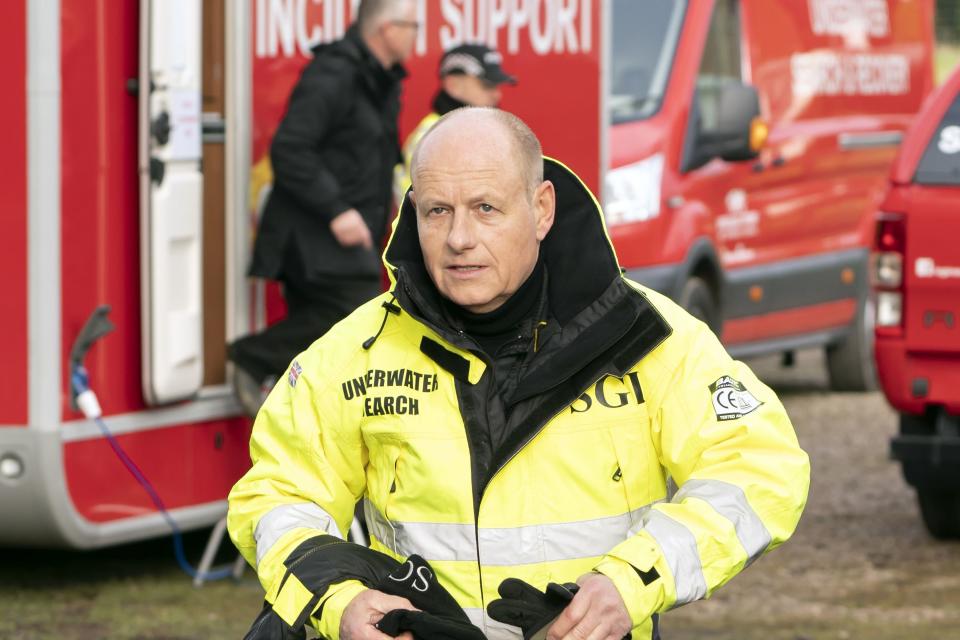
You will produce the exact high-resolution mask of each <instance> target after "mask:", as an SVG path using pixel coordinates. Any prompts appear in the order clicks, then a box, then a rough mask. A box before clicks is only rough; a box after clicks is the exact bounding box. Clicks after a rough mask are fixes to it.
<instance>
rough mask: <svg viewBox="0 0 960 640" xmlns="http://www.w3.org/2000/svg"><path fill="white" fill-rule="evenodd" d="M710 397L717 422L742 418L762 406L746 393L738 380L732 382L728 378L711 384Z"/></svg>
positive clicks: (724, 377)
mask: <svg viewBox="0 0 960 640" xmlns="http://www.w3.org/2000/svg"><path fill="white" fill-rule="evenodd" d="M710 396H711V399H712V400H713V410H714V411H715V412H716V414H717V420H736V419H737V418H742V417H743V416H745V415H747V414H748V413H750V412H752V411H753V410H754V409H756V408H757V407H759V406H760V405H761V404H763V403H762V402H760V401H759V400H757V399H756V397H754V395H753V394H752V393H750V392H749V391H747V388H746V387H744V386H743V384H741V383H740V381H739V380H734V379H733V378H731V377H730V376H723V377H721V378H718V379H717V381H716V382H714V383H713V384H711V385H710Z"/></svg>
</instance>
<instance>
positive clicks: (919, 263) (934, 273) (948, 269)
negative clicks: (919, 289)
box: [913, 257, 960, 280]
mask: <svg viewBox="0 0 960 640" xmlns="http://www.w3.org/2000/svg"><path fill="white" fill-rule="evenodd" d="M913 270H914V273H916V274H917V277H918V278H937V279H940V280H952V279H954V278H960V267H954V266H948V265H938V264H937V263H936V261H935V260H934V259H933V258H927V257H923V258H917V260H916V262H914V263H913Z"/></svg>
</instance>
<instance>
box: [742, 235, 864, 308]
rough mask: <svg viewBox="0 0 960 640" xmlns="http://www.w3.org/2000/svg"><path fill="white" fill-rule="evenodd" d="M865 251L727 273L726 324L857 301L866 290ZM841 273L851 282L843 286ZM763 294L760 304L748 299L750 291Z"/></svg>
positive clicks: (752, 267)
mask: <svg viewBox="0 0 960 640" xmlns="http://www.w3.org/2000/svg"><path fill="white" fill-rule="evenodd" d="M867 256H868V252H867V250H866V249H851V250H848V251H839V252H835V253H825V254H820V255H815V256H811V257H805V258H796V259H793V260H784V261H782V262H776V263H772V264H763V265H758V266H751V267H746V268H743V269H730V270H728V271H727V272H726V284H727V286H726V298H725V305H724V307H723V317H724V319H725V320H728V319H735V318H746V317H751V316H757V315H762V314H766V313H775V312H777V311H786V310H787V309H796V308H798V307H808V306H811V305H815V304H822V303H825V302H835V301H837V300H846V299H853V300H859V299H860V298H861V296H862V294H863V292H864V291H866V289H867V286H868V285H867ZM844 269H852V270H853V275H854V277H853V279H852V280H851V281H850V282H844V280H843V278H842V277H841V274H842V272H843V270H844ZM755 286H759V287H761V288H762V290H763V296H762V297H761V298H760V300H757V301H754V300H752V299H751V298H750V289H751V288H752V287H755Z"/></svg>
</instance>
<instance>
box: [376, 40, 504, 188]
mask: <svg viewBox="0 0 960 640" xmlns="http://www.w3.org/2000/svg"><path fill="white" fill-rule="evenodd" d="M502 65H503V56H501V55H500V52H499V51H497V50H496V49H491V48H490V47H488V46H486V45H483V44H463V45H460V46H458V47H453V48H452V49H448V50H447V51H446V52H445V53H444V54H443V56H442V57H441V58H440V64H439V68H438V72H439V75H440V89H439V90H438V91H437V93H436V95H434V97H433V102H432V105H431V106H432V110H431V111H430V113H428V114H427V115H426V116H424V117H423V119H422V120H421V121H420V123H419V124H418V125H417V127H416V128H415V129H414V130H413V131H412V132H410V135H408V136H407V139H406V140H404V142H403V163H402V164H398V165H397V167H396V170H395V172H394V178H393V196H394V199H395V200H396V202H401V201H402V200H403V196H404V194H405V193H406V192H407V189H409V188H410V160H411V158H412V157H413V150H414V149H415V148H416V147H417V143H418V142H419V141H420V138H422V137H423V135H424V134H425V133H426V132H427V131H429V130H430V127H432V126H433V125H434V123H436V121H437V120H439V119H440V117H441V116H443V115H444V114H447V113H450V112H451V111H453V110H454V109H459V108H460V107H499V106H500V100H502V99H503V86H504V85H516V84H517V78H516V77H515V76H513V75H511V74H509V73H507V72H506V71H505V70H504V69H503V66H502Z"/></svg>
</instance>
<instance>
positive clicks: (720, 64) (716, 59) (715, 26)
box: [696, 0, 740, 133]
mask: <svg viewBox="0 0 960 640" xmlns="http://www.w3.org/2000/svg"><path fill="white" fill-rule="evenodd" d="M730 82H740V2H739V0H718V1H717V4H716V6H715V7H714V10H713V17H712V18H711V19H710V32H709V34H708V35H707V43H706V45H705V47H704V50H703V59H702V60H701V62H700V72H699V73H698V74H697V94H696V95H697V105H698V106H699V108H700V130H701V132H704V133H709V132H710V131H712V130H714V129H715V128H716V125H717V122H718V120H719V115H720V94H721V93H722V89H723V87H724V86H725V85H726V84H728V83H730Z"/></svg>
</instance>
